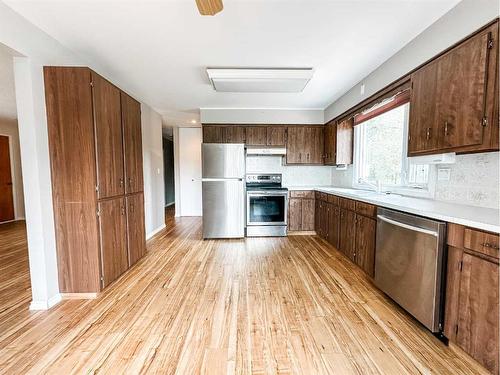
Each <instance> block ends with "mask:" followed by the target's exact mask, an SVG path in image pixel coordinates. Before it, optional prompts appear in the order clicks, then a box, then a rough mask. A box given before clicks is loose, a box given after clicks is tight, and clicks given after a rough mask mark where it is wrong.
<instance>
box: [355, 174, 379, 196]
mask: <svg viewBox="0 0 500 375" xmlns="http://www.w3.org/2000/svg"><path fill="white" fill-rule="evenodd" d="M358 183H360V184H365V185H368V186H370V187H371V188H373V190H375V191H376V192H377V193H381V192H382V184H381V183H380V180H377V181H375V183H373V182H370V181H368V180H366V179H364V178H362V177H360V178H358Z"/></svg>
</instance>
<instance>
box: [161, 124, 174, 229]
mask: <svg viewBox="0 0 500 375" xmlns="http://www.w3.org/2000/svg"><path fill="white" fill-rule="evenodd" d="M162 136H163V178H164V180H165V219H166V220H167V219H168V218H171V217H174V216H175V169H174V139H173V129H172V128H171V127H167V128H163V129H162Z"/></svg>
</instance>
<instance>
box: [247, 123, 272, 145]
mask: <svg viewBox="0 0 500 375" xmlns="http://www.w3.org/2000/svg"><path fill="white" fill-rule="evenodd" d="M267 131H268V127H267V126H247V128H246V144H247V145H248V146H267Z"/></svg>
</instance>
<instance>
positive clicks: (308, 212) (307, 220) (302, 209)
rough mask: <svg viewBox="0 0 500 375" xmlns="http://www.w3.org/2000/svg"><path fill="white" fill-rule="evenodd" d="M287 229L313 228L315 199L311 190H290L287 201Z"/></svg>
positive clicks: (311, 229) (306, 229) (301, 229)
mask: <svg viewBox="0 0 500 375" xmlns="http://www.w3.org/2000/svg"><path fill="white" fill-rule="evenodd" d="M288 202H289V203H288V230H289V231H292V232H293V231H313V230H314V229H315V227H314V223H315V199H314V192H313V191H290V198H289V201H288Z"/></svg>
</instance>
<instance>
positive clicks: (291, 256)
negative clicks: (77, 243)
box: [0, 216, 485, 374]
mask: <svg viewBox="0 0 500 375" xmlns="http://www.w3.org/2000/svg"><path fill="white" fill-rule="evenodd" d="M23 236H24V227H23V225H22V224H21V225H17V226H16V225H14V226H10V227H4V226H0V260H1V261H2V263H1V264H0V271H1V274H0V292H1V295H0V301H1V310H0V373H2V374H24V373H33V374H39V373H48V374H72V373H75V374H89V373H102V374H146V373H148V374H149V373H151V374H155V373H158V374H174V373H175V374H198V373H204V374H406V373H408V374H428V373H435V374H481V373H485V372H484V370H483V369H482V368H481V367H480V366H479V365H478V364H476V363H475V362H474V361H473V360H471V359H469V357H468V356H467V355H465V354H464V353H463V352H461V351H460V350H459V349H456V348H454V347H451V348H450V347H446V346H444V345H443V344H442V343H441V342H439V341H438V340H437V339H436V338H434V337H433V336H432V335H431V334H430V333H429V332H427V331H426V330H425V329H424V328H423V327H421V326H420V325H419V324H418V323H416V322H415V321H414V320H413V319H412V318H411V317H410V316H408V315H407V314H406V313H405V312H404V311H402V310H401V309H400V308H398V307H397V306H396V305H395V304H394V303H392V302H391V301H390V300H388V299H387V298H386V297H384V295H383V294H381V293H380V292H379V291H378V290H377V289H376V288H374V287H373V286H372V284H371V283H370V281H369V280H368V279H367V278H366V277H365V276H364V275H363V274H362V273H361V272H360V271H358V270H357V269H356V268H355V267H354V266H353V265H352V264H351V263H350V262H349V261H348V260H346V259H345V258H344V257H342V256H341V255H340V254H339V253H338V252H337V251H336V250H335V249H333V248H332V247H331V246H330V245H328V244H327V243H326V242H325V241H323V240H322V239H320V238H319V237H317V236H293V237H288V238H282V239H269V238H267V239H266V238H252V239H245V240H227V241H202V240H201V239H200V238H201V220H200V219H199V218H181V219H175V218H173V217H171V216H169V217H168V223H167V229H166V230H164V231H163V232H161V233H159V234H158V235H157V236H156V237H155V238H154V239H153V240H151V241H150V242H149V243H148V248H149V253H148V255H147V256H146V257H145V258H144V259H143V260H141V261H140V262H139V263H138V264H137V265H135V266H134V267H133V268H132V269H131V270H130V271H129V272H128V273H126V274H125V275H124V276H123V277H121V278H120V279H119V280H118V281H117V282H116V283H114V284H113V285H112V286H111V287H109V288H108V289H107V290H106V291H105V292H103V293H102V294H101V295H100V296H99V297H98V299H96V300H89V301H75V300H68V301H63V302H62V303H60V304H59V305H57V306H55V307H54V308H52V309H51V310H50V311H48V312H29V311H28V304H29V295H30V290H29V277H28V273H27V255H26V253H27V250H26V240H25V237H23ZM11 288H13V289H11Z"/></svg>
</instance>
